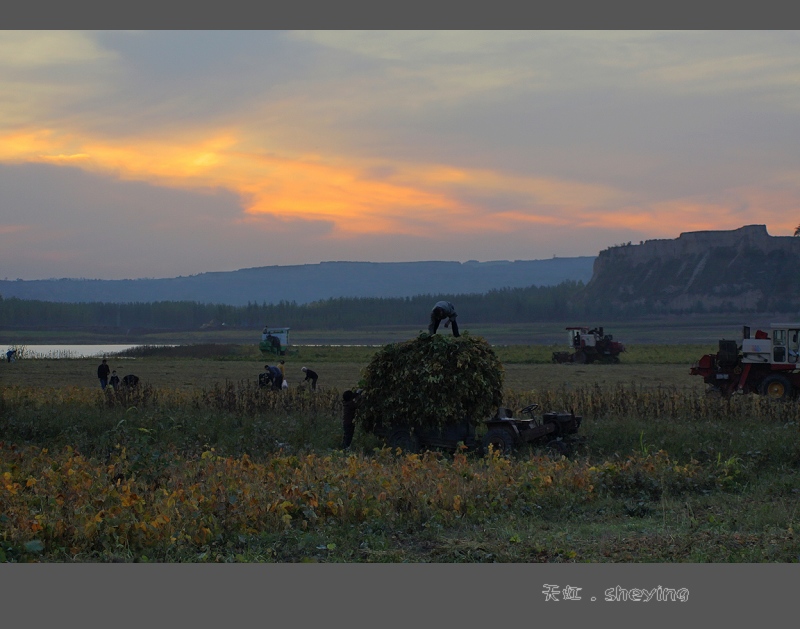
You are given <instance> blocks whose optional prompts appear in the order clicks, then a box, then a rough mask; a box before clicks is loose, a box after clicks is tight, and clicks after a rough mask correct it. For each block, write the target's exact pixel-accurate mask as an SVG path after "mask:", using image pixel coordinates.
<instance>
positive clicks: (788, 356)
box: [742, 323, 800, 367]
mask: <svg viewBox="0 0 800 629" xmlns="http://www.w3.org/2000/svg"><path fill="white" fill-rule="evenodd" d="M798 360H800V323H773V324H772V325H771V328H770V331H769V332H764V331H763V330H757V331H756V333H755V337H754V338H750V328H749V326H745V327H744V331H743V333H742V362H743V363H762V364H765V363H768V364H772V365H786V366H790V367H794V366H796V365H797V363H798Z"/></svg>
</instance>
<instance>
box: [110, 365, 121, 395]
mask: <svg viewBox="0 0 800 629" xmlns="http://www.w3.org/2000/svg"><path fill="white" fill-rule="evenodd" d="M108 384H110V385H111V388H112V389H114V391H116V390H117V389H118V388H119V376H118V375H117V370H116V369H115V370H114V371H112V372H111V378H110V379H109V381H108Z"/></svg>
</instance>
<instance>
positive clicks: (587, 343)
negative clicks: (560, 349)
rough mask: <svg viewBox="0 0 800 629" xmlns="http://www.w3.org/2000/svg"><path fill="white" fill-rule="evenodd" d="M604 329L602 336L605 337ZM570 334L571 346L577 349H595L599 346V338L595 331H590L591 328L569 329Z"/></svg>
mask: <svg viewBox="0 0 800 629" xmlns="http://www.w3.org/2000/svg"><path fill="white" fill-rule="evenodd" d="M602 330H603V329H602V328H600V336H602V335H603V331H602ZM567 333H568V334H569V345H570V347H573V348H575V349H581V348H584V347H594V346H595V345H597V336H596V334H595V330H592V331H590V330H589V328H584V327H572V328H567Z"/></svg>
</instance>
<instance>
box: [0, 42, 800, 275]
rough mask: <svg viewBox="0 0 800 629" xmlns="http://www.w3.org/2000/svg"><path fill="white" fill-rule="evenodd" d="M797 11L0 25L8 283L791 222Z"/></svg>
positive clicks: (789, 228) (577, 245)
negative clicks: (563, 23) (717, 18)
mask: <svg viewBox="0 0 800 629" xmlns="http://www.w3.org/2000/svg"><path fill="white" fill-rule="evenodd" d="M798 139H800V31H694V30H693V31H629V30H626V31H602V30H600V31H584V30H581V31H520V32H514V31H506V30H504V31H428V30H426V31H408V30H400V31H380V32H379V31H327V30H326V31H310V32H300V31H263V30H262V31H169V30H158V31H121V30H114V31H89V32H82V31H55V30H48V31H28V30H20V31H0V279H3V278H6V279H17V278H19V279H25V280H32V279H48V278H66V277H71V278H90V279H125V278H130V279H133V278H144V277H151V278H160V277H176V276H186V275H194V274H197V273H204V272H211V271H230V270H236V269H241V268H250V267H259V266H271V265H293V264H314V263H318V262H322V261H344V260H347V261H371V262H405V261H420V260H450V261H467V260H479V261H489V260H539V259H547V258H552V257H554V256H555V257H573V256H595V255H597V254H598V252H599V251H601V250H602V249H605V248H607V247H609V246H613V245H615V244H621V243H625V242H633V243H638V242H641V241H643V240H649V239H656V238H677V237H678V236H679V235H680V234H681V233H683V232H689V231H700V230H728V229H737V228H739V227H741V226H743V225H753V224H763V225H766V226H767V230H768V232H769V233H770V234H771V235H773V236H791V235H793V233H794V230H795V227H797V226H798V224H799V223H800V150H798Z"/></svg>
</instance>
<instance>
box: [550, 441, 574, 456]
mask: <svg viewBox="0 0 800 629" xmlns="http://www.w3.org/2000/svg"><path fill="white" fill-rule="evenodd" d="M547 449H548V450H550V452H551V454H555V455H558V456H559V457H560V456H567V454H569V448H568V447H567V444H566V443H564V442H563V441H559V440H558V439H553V440H552V441H548V442H547Z"/></svg>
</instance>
